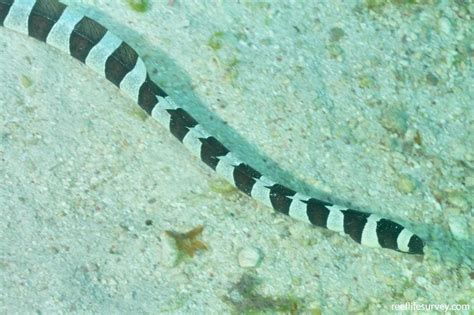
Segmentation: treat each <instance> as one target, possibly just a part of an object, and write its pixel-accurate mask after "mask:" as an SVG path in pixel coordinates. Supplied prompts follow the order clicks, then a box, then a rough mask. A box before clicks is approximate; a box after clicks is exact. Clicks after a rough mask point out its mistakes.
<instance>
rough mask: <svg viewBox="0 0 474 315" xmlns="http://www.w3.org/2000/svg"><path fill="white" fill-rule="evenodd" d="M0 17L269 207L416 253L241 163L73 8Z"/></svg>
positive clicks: (416, 245) (399, 230)
mask: <svg viewBox="0 0 474 315" xmlns="http://www.w3.org/2000/svg"><path fill="white" fill-rule="evenodd" d="M0 25H2V26H4V27H6V28H8V29H11V30H13V31H17V32H20V33H23V34H26V35H28V36H31V37H33V38H36V39H38V40H40V41H42V42H46V43H47V44H49V45H51V46H54V47H56V48H58V49H60V50H62V51H63V52H65V53H67V54H70V55H71V56H72V57H74V58H76V59H78V60H79V61H81V62H83V63H85V64H87V65H88V66H89V67H90V68H92V69H93V70H94V71H95V72H97V73H99V74H100V75H103V76H105V78H107V79H108V80H109V81H110V82H112V83H113V84H115V85H116V86H117V87H119V89H120V90H121V91H122V92H124V93H125V94H126V95H128V96H129V97H130V98H131V99H133V100H134V101H135V102H136V103H137V104H138V105H139V106H140V107H141V108H142V109H143V110H144V111H145V112H146V113H148V114H149V115H151V117H153V118H154V119H155V120H157V121H158V122H159V123H161V125H163V126H164V127H165V128H167V129H168V130H169V131H170V132H171V133H172V134H173V135H174V136H175V137H176V138H177V139H178V140H179V141H180V142H182V143H183V144H184V145H185V146H186V147H187V148H188V149H189V150H190V151H191V153H192V154H194V155H196V156H197V157H199V158H200V159H201V160H202V161H203V162H204V163H206V164H207V165H208V166H209V167H211V168H212V169H213V170H215V171H216V172H217V173H218V174H219V175H221V176H223V177H224V178H225V179H227V180H228V181H229V182H230V183H231V184H233V185H234V186H235V187H237V188H238V189H239V190H240V191H242V192H243V193H245V194H247V195H249V196H250V197H252V198H254V199H256V200H258V201H260V202H262V203H263V204H265V205H267V206H269V207H271V208H273V209H274V210H275V211H277V212H280V213H283V214H286V215H288V216H290V217H292V218H295V219H298V220H301V221H304V222H307V223H310V224H313V225H316V226H319V227H323V228H327V229H329V230H332V231H335V232H340V233H345V234H348V235H349V236H350V237H351V238H352V239H353V240H355V241H356V242H357V243H360V244H362V245H366V246H370V247H382V248H389V249H393V250H397V251H400V252H404V253H409V254H423V248H424V245H425V244H424V242H423V240H422V239H421V238H420V237H419V236H417V235H415V234H413V233H412V232H410V231H409V230H408V229H406V228H404V227H403V226H402V225H400V224H398V223H396V222H393V221H391V220H389V219H385V218H381V217H379V216H377V215H375V214H370V213H366V212H361V211H356V210H352V209H348V208H347V207H341V206H337V205H333V204H331V203H328V202H325V201H322V200H319V199H316V198H311V197H309V196H306V195H304V194H302V193H299V192H296V191H294V190H292V189H290V188H287V187H285V186H283V185H281V184H278V183H276V182H275V181H273V180H272V179H270V178H269V177H267V176H264V175H262V174H261V173H260V172H259V171H257V170H256V169H254V168H252V167H251V166H249V165H248V164H246V163H244V162H243V161H242V160H241V159H240V158H239V157H237V156H236V155H235V154H234V153H233V152H232V151H230V150H229V149H227V148H226V147H225V146H224V145H223V144H222V143H221V142H219V141H218V140H217V139H216V138H215V137H213V136H212V135H210V134H209V133H208V132H206V130H205V129H204V128H203V127H202V126H201V125H200V124H199V123H198V122H197V121H196V120H195V119H194V118H193V117H192V116H191V115H190V114H188V113H187V112H186V111H185V110H184V109H183V108H181V107H179V106H178V105H176V104H175V103H174V102H173V100H172V99H171V98H170V97H169V96H168V95H167V94H166V93H165V92H164V91H163V90H162V89H161V88H160V87H159V86H158V85H156V84H155V83H154V82H153V81H152V80H151V78H150V76H149V75H148V73H147V69H146V67H145V64H144V62H143V61H142V59H141V58H140V56H139V55H138V54H137V52H136V51H135V50H134V49H133V48H131V47H130V46H129V45H128V44H127V43H125V42H124V41H122V40H121V39H120V38H118V37H117V36H116V35H114V34H113V33H112V32H110V31H109V30H107V29H106V28H105V27H104V26H102V25H101V24H99V23H98V22H96V21H94V20H92V19H91V18H88V17H87V16H85V15H84V14H82V13H81V12H79V11H78V10H75V9H73V8H71V7H68V6H66V5H64V4H62V3H60V2H59V1H57V0H0Z"/></svg>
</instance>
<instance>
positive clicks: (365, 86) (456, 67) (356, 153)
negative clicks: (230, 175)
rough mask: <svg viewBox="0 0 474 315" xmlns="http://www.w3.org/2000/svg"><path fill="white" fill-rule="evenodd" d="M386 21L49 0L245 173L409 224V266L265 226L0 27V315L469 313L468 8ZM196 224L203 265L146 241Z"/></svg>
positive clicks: (177, 4) (138, 116)
mask: <svg viewBox="0 0 474 315" xmlns="http://www.w3.org/2000/svg"><path fill="white" fill-rule="evenodd" d="M388 2H389V1H382V0H379V1H366V2H359V1H329V0H327V1H272V2H256V1H218V2H206V1H193V2H192V1H183V0H175V1H170V2H168V1H164V0H163V1H152V2H151V4H152V5H151V7H150V9H149V10H148V11H147V12H146V13H138V12H135V11H134V10H132V9H131V8H130V6H129V5H128V4H127V2H126V1H104V0H83V1H72V0H71V1H67V3H70V4H74V5H75V6H77V7H78V8H79V9H80V10H84V11H87V13H88V14H89V15H90V16H92V17H94V18H95V19H97V20H98V21H100V22H101V23H103V24H104V25H106V26H107V27H109V28H110V29H111V30H113V31H114V32H115V33H116V34H119V35H120V36H121V37H122V38H124V39H126V40H127V41H128V42H129V43H130V44H131V45H132V46H133V47H135V48H136V49H137V50H138V51H139V52H140V54H141V55H142V56H143V57H144V60H145V62H146V64H147V66H148V68H149V69H150V72H151V76H152V77H153V78H154V79H155V81H156V82H157V83H159V84H160V85H161V86H162V87H163V88H164V89H165V90H166V91H168V93H169V94H170V95H171V96H172V97H173V98H174V99H175V100H176V102H177V103H178V104H180V105H182V106H183V107H185V108H186V109H188V110H189V111H190V112H191V113H192V114H193V115H195V116H196V117H197V118H198V119H199V120H200V121H202V122H203V124H204V125H205V126H206V127H207V128H208V129H209V130H210V131H211V132H212V133H214V134H216V135H217V136H218V138H219V139H222V141H223V142H224V143H225V144H226V145H227V146H228V147H229V148H231V149H232V150H234V151H236V152H237V153H238V154H239V155H240V156H241V157H242V159H244V160H245V161H247V162H249V163H250V164H252V165H254V166H255V167H256V168H257V169H259V170H261V171H264V172H265V173H266V174H268V175H270V176H271V177H273V178H276V179H278V180H280V181H281V182H283V183H285V184H288V185H290V186H291V187H292V188H295V189H297V190H300V191H304V192H306V193H308V194H311V195H314V196H323V197H324V198H327V199H330V200H332V201H337V202H339V203H342V204H345V205H349V206H352V207H354V208H356V209H363V210H367V211H371V212H375V213H377V214H380V215H383V216H386V217H389V218H392V219H395V220H396V221H398V222H401V223H403V224H405V225H406V226H408V227H410V228H411V229H412V230H413V231H414V232H416V233H417V234H419V235H421V236H422V237H423V238H424V239H425V240H426V241H427V243H428V245H427V248H426V254H425V256H423V257H420V256H411V255H406V254H400V253H397V252H395V251H390V250H381V249H371V248H366V247H362V246H359V245H357V244H356V243H354V242H353V241H352V240H351V239H350V238H349V237H345V236H340V235H338V234H336V233H333V232H330V231H327V230H323V229H317V228H313V227H311V226H309V225H306V224H304V223H298V222H296V221H294V220H292V219H290V218H287V217H285V216H282V215H278V214H275V213H273V212H272V211H271V210H270V209H268V208H266V207H265V206H262V205H260V204H258V203H257V202H256V201H254V200H251V199H250V198H248V197H246V196H244V195H243V194H240V193H238V192H237V191H235V190H232V189H230V188H229V186H228V185H227V184H225V182H224V181H223V180H222V179H220V178H218V176H217V175H216V174H215V173H214V172H213V171H212V170H210V169H209V168H208V167H207V166H205V165H204V164H203V163H201V162H200V161H199V160H198V159H196V158H194V157H193V156H192V155H191V154H190V153H189V152H188V151H187V150H186V149H185V148H184V146H182V145H181V144H180V143H179V142H178V141H177V140H176V139H175V138H174V137H172V136H171V135H170V134H169V132H168V131H167V130H166V129H165V128H162V127H161V126H160V125H158V123H156V122H155V121H153V120H152V119H150V118H147V116H146V115H144V114H142V112H141V111H140V110H139V109H138V107H137V106H136V105H135V104H134V103H133V102H132V101H130V100H129V99H128V98H127V97H126V96H124V95H123V94H122V93H121V92H120V91H119V90H118V89H116V87H115V86H113V85H112V84H111V83H109V82H108V81H106V80H105V79H103V78H101V77H98V75H96V74H95V73H94V72H93V71H91V70H90V69H88V68H87V67H86V66H84V65H82V64H81V63H79V62H78V61H76V60H74V59H72V58H71V57H70V56H68V55H65V54H63V53H61V52H59V51H57V50H56V49H54V48H52V47H49V46H47V45H45V44H42V43H40V42H37V41H36V40H33V39H31V38H27V37H26V36H23V35H18V34H16V33H13V32H11V31H9V30H6V29H3V28H1V29H0V78H1V82H0V83H1V84H0V115H1V124H0V128H1V129H0V135H1V137H0V158H1V159H0V163H1V164H0V165H1V167H0V211H1V219H0V240H1V242H0V313H2V314H14V313H19V314H23V313H24V314H28V313H31V314H33V313H36V314H54V313H81V314H87V313H102V314H110V313H128V314H161V313H169V314H229V313H249V312H250V313H251V312H257V313H258V312H266V313H278V312H281V313H301V314H320V313H322V314H346V313H361V314H365V313H367V314H382V313H386V312H391V311H392V305H394V304H405V303H411V302H413V303H416V305H418V307H423V305H425V304H464V305H470V311H469V310H464V311H461V312H451V313H452V314H454V313H456V314H473V312H474V310H473V307H474V305H473V303H472V301H473V300H474V294H473V290H474V288H473V278H474V270H473V260H474V255H473V254H474V249H473V234H474V233H473V231H474V223H473V203H474V201H473V196H474V150H473V147H474V136H473V134H474V127H473V126H474V95H473V93H474V92H473V91H474V89H473V86H474V68H473V51H474V27H473V16H474V4H473V2H472V1H469V0H464V1H463V0H459V1H444V0H443V1H442V0H440V1H434V0H433V1H431V2H429V3H428V2H425V1H423V2H424V3H422V4H413V3H410V4H402V2H404V1H392V2H390V3H388ZM409 2H413V1H409ZM201 224H202V225H204V231H203V233H202V235H201V238H200V239H201V240H202V241H203V242H204V243H206V244H207V246H208V250H207V251H199V252H197V254H196V255H195V256H194V257H192V258H185V259H177V257H179V255H180V252H179V251H178V250H177V248H176V246H175V244H174V241H173V240H172V239H170V237H169V236H167V235H166V234H165V233H164V231H166V230H174V231H178V232H185V231H189V230H191V229H192V228H194V227H196V226H198V225H201ZM239 253H240V257H241V259H240V260H239ZM243 253H248V254H247V256H248V257H246V258H245V259H243V258H242V255H243ZM252 254H254V255H257V257H252ZM246 265H250V266H247V267H245V266H246ZM411 305H415V304H411ZM410 313H414V311H411V312H410ZM420 313H423V312H420ZM429 313H436V312H435V311H431V312H429Z"/></svg>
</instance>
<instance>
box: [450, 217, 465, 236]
mask: <svg viewBox="0 0 474 315" xmlns="http://www.w3.org/2000/svg"><path fill="white" fill-rule="evenodd" d="M448 224H449V229H450V230H451V233H453V236H454V238H455V239H457V240H458V241H460V240H467V239H469V232H468V230H469V227H468V224H467V220H466V218H464V217H462V216H456V215H452V216H450V217H449V221H448Z"/></svg>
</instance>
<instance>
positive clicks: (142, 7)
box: [127, 0, 149, 13]
mask: <svg viewBox="0 0 474 315" xmlns="http://www.w3.org/2000/svg"><path fill="white" fill-rule="evenodd" d="M127 3H128V5H129V6H130V8H132V10H133V11H136V12H140V13H144V12H146V11H148V8H149V3H148V0H127Z"/></svg>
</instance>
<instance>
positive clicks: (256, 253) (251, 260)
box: [238, 247, 261, 268]
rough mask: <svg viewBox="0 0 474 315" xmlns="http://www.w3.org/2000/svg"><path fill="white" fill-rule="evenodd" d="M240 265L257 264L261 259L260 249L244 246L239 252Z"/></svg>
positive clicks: (245, 266) (250, 265) (244, 266)
mask: <svg viewBox="0 0 474 315" xmlns="http://www.w3.org/2000/svg"><path fill="white" fill-rule="evenodd" d="M238 258H239V265H240V267H243V268H252V267H255V266H257V265H258V264H259V263H260V260H261V254H260V250H258V249H257V248H254V247H245V248H242V249H241V250H240V252H239V256H238Z"/></svg>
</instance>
